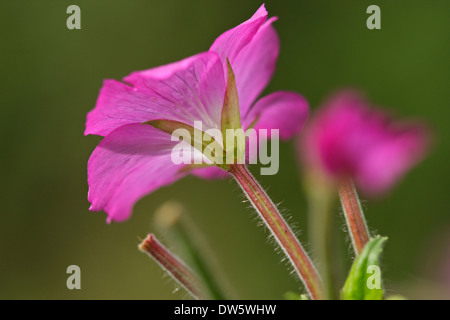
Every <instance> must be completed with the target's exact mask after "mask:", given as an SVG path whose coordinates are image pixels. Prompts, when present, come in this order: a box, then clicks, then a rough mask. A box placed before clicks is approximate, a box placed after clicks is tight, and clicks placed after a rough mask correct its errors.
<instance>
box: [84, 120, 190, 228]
mask: <svg viewBox="0 0 450 320" xmlns="http://www.w3.org/2000/svg"><path fill="white" fill-rule="evenodd" d="M176 143H177V142H172V141H170V135H169V134H167V133H165V132H163V131H160V130H158V129H155V128H153V127H151V126H150V125H141V124H129V125H125V126H122V127H120V128H118V129H116V130H114V131H113V132H111V133H110V134H109V135H108V136H106V137H105V138H104V139H103V140H102V141H101V142H100V144H99V145H98V146H97V148H96V149H95V150H94V152H93V153H92V155H91V157H90V158H89V163H88V184H89V194H88V200H89V201H90V202H91V204H92V205H91V208H90V210H92V211H100V210H104V211H106V213H107V214H108V221H112V220H113V221H123V220H126V219H128V218H129V217H130V215H131V210H132V208H133V206H134V204H135V203H136V202H137V201H138V200H139V199H140V198H141V197H143V196H145V195H147V194H149V193H151V192H152V191H154V190H156V189H158V188H160V187H162V186H165V185H168V184H171V183H173V182H174V181H176V180H178V179H180V178H182V177H183V176H185V175H186V173H183V172H181V171H180V169H181V166H177V165H175V164H173V162H172V161H171V156H170V154H171V150H172V148H173V147H174V145H175V144H176Z"/></svg>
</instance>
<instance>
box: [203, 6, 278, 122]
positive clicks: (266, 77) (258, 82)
mask: <svg viewBox="0 0 450 320" xmlns="http://www.w3.org/2000/svg"><path fill="white" fill-rule="evenodd" d="M275 20H276V18H271V19H269V20H267V11H266V9H265V7H264V5H262V6H261V7H260V8H259V9H258V11H257V12H256V13H255V14H254V15H253V16H252V17H251V18H250V19H249V20H247V21H245V22H244V23H242V24H240V25H238V26H237V27H235V28H233V29H231V30H228V31H227V32H225V33H223V34H222V35H221V36H219V37H218V38H217V39H216V41H215V42H214V44H213V45H212V46H211V48H210V51H214V52H217V53H218V54H219V56H220V59H221V60H222V63H223V65H224V70H226V64H227V62H226V59H227V58H228V59H229V61H230V64H231V66H232V68H233V71H234V73H235V75H236V87H237V90H238V95H239V105H240V110H241V116H244V115H245V114H246V113H247V111H248V109H249V108H250V106H251V105H252V104H253V102H254V101H255V99H256V98H257V97H258V96H259V95H260V94H261V92H262V91H263V90H264V88H265V87H266V86H267V84H268V83H269V81H270V78H271V77H272V75H273V73H274V71H275V64H276V60H277V58H278V53H279V47H280V45H279V39H278V35H277V33H276V31H275V29H274V28H273V27H272V22H273V21H275Z"/></svg>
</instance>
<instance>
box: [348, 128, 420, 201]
mask: <svg viewBox="0 0 450 320" xmlns="http://www.w3.org/2000/svg"><path fill="white" fill-rule="evenodd" d="M426 137H427V132H426V129H425V127H423V126H420V125H414V126H410V127H408V128H406V129H405V130H401V131H399V132H393V133H392V134H391V136H390V137H387V138H386V139H384V140H383V141H380V142H379V143H378V144H375V145H373V146H372V148H368V150H367V154H366V155H365V157H361V159H360V161H359V165H358V170H357V175H356V177H355V179H356V182H357V184H359V186H360V187H361V188H362V189H363V190H364V191H365V192H366V193H369V194H380V193H383V192H384V191H385V190H388V189H390V188H391V187H392V186H393V185H394V184H395V183H396V182H397V181H398V180H399V179H400V178H401V177H402V176H403V175H404V174H405V173H406V172H407V171H408V170H409V169H410V168H411V167H412V166H413V165H414V164H416V163H417V162H419V161H420V160H421V159H422V157H423V155H424V154H425V152H426V149H427V138H426Z"/></svg>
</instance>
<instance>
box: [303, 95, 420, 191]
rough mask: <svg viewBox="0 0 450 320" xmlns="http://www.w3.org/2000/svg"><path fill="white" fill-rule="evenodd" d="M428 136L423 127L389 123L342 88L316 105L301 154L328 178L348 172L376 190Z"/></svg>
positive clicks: (407, 164)
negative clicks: (324, 101) (322, 105)
mask: <svg viewBox="0 0 450 320" xmlns="http://www.w3.org/2000/svg"><path fill="white" fill-rule="evenodd" d="M427 136H428V135H427V131H426V129H425V128H424V126H422V125H419V124H417V123H415V124H414V123H405V122H394V121H393V120H392V119H391V118H390V117H388V116H387V115H386V114H385V113H383V112H382V111H380V110H376V109H371V108H370V107H369V105H368V103H367V102H366V101H365V100H364V99H363V98H362V97H360V96H359V95H358V94H357V93H355V92H350V91H344V92H340V93H338V94H336V95H335V96H333V97H332V98H331V99H330V100H329V101H328V102H327V103H326V104H325V106H324V107H322V108H321V109H319V110H318V112H317V114H316V115H315V118H314V119H313V120H312V121H311V124H310V125H309V126H308V128H306V129H305V131H304V135H303V139H302V141H301V142H302V143H301V153H302V157H303V158H304V160H305V161H306V163H307V165H308V167H311V166H314V167H318V168H319V169H320V170H321V171H322V172H324V173H325V174H326V176H328V177H329V178H331V179H332V180H339V179H340V178H344V177H345V178H348V177H349V178H351V179H353V180H354V181H355V183H356V185H357V186H359V187H360V188H361V189H362V191H363V192H365V193H367V194H373V195H376V194H379V193H383V192H385V191H387V190H388V189H389V188H390V187H391V186H392V185H393V184H394V183H395V182H396V181H397V180H399V178H401V176H402V175H404V174H405V173H406V172H407V171H408V170H409V169H410V168H411V167H412V166H413V165H414V164H416V163H417V162H418V161H419V160H421V159H422V157H423V156H424V154H425V152H426V147H427Z"/></svg>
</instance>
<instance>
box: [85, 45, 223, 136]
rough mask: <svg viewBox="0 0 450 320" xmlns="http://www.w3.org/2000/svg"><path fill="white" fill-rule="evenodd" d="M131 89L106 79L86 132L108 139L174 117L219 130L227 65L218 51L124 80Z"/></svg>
mask: <svg viewBox="0 0 450 320" xmlns="http://www.w3.org/2000/svg"><path fill="white" fill-rule="evenodd" d="M124 81H126V82H128V83H130V84H132V85H133V86H128V85H126V84H124V83H121V82H118V81H115V80H106V81H105V82H104V85H103V88H102V89H101V91H100V95H99V97H98V100H97V105H96V107H95V109H94V110H92V111H91V112H90V113H89V114H88V117H87V122H86V131H85V134H97V135H102V136H106V135H108V134H109V133H110V132H111V131H113V130H114V129H116V128H118V127H120V126H122V125H125V124H130V123H142V122H145V121H149V120H154V119H169V120H176V121H180V122H184V123H186V124H189V125H193V124H194V121H202V122H203V126H204V129H205V130H206V129H209V128H220V116H221V111H222V105H223V98H224V93H225V80H224V75H223V69H222V64H221V62H220V60H219V58H218V56H217V54H215V53H213V52H205V53H200V54H198V55H195V56H192V57H190V58H187V59H184V60H181V61H179V62H175V63H172V64H169V65H165V66H162V67H157V68H154V69H149V70H146V71H140V72H134V73H132V74H131V75H129V76H128V77H126V78H125V79H124Z"/></svg>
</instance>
